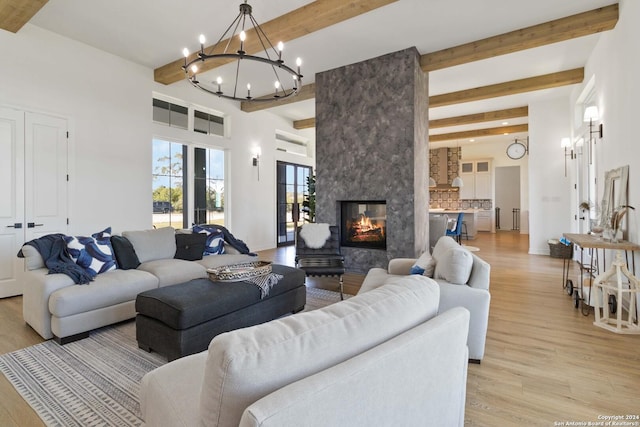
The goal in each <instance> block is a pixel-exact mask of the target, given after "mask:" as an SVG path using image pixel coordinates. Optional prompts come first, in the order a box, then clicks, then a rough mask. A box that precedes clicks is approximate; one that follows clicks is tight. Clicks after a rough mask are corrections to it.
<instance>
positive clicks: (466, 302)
mask: <svg viewBox="0 0 640 427" xmlns="http://www.w3.org/2000/svg"><path fill="white" fill-rule="evenodd" d="M427 255H428V254H427ZM431 256H432V257H433V259H434V261H435V273H434V274H435V281H436V282H437V283H438V285H439V286H440V311H441V312H444V311H446V310H449V309H451V308H453V307H458V306H461V307H465V308H466V309H467V310H469V312H470V313H471V320H470V325H469V341H468V346H469V359H470V360H471V361H472V362H476V363H480V361H481V360H482V358H483V357H484V347H485V341H486V337H487V327H488V325H489V305H490V302H491V294H490V293H489V283H490V275H491V266H490V265H489V264H488V263H487V262H485V261H484V260H482V259H481V258H479V257H478V256H476V255H475V254H473V253H471V252H469V251H468V250H467V249H465V248H464V246H461V245H459V244H458V243H456V241H455V240H453V239H452V238H451V237H448V236H443V237H440V238H439V239H438V241H437V243H436V245H435V246H434V248H433V252H432V253H431ZM463 260H468V264H467V267H470V269H469V271H468V272H467V271H460V270H462V269H464V268H465V266H464V264H465V263H464V262H461V261H463ZM416 261H417V260H416V259H414V258H395V259H392V260H391V261H390V262H389V267H388V270H387V269H384V268H372V269H371V270H369V272H368V273H367V275H366V277H365V279H364V281H363V283H362V287H361V288H360V292H367V291H369V290H371V289H375V288H377V287H379V286H382V285H384V284H385V283H387V282H388V281H389V280H394V279H395V278H397V277H402V276H405V275H408V274H410V271H411V268H412V266H414V265H415V264H416ZM447 278H449V279H450V280H448V279H447ZM454 278H455V279H454Z"/></svg>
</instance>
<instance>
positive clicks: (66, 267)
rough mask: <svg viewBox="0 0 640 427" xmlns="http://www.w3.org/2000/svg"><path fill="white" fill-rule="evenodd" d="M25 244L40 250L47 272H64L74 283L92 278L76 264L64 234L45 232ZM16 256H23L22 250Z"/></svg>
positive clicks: (82, 283)
mask: <svg viewBox="0 0 640 427" xmlns="http://www.w3.org/2000/svg"><path fill="white" fill-rule="evenodd" d="M25 245H30V246H33V247H34V248H36V249H37V250H38V252H40V255H42V259H43V260H44V264H45V265H46V266H47V268H48V269H49V274H56V273H61V274H66V275H67V276H69V277H71V279H73V282H74V283H77V284H79V285H84V284H87V283H89V282H91V281H92V280H93V277H91V275H90V274H89V273H87V271H86V270H85V269H84V268H82V267H80V266H79V265H78V264H76V263H75V262H74V261H73V259H71V256H69V252H68V251H67V244H66V243H65V241H64V234H47V235H46V236H42V237H40V238H38V239H34V240H31V241H29V242H27V243H25ZM18 257H20V258H24V254H23V253H22V250H20V252H18Z"/></svg>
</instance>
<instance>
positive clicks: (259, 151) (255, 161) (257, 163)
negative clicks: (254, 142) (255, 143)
mask: <svg viewBox="0 0 640 427" xmlns="http://www.w3.org/2000/svg"><path fill="white" fill-rule="evenodd" d="M261 154H262V149H261V148H260V147H256V148H254V149H253V161H252V164H253V166H255V167H257V168H258V181H260V155H261Z"/></svg>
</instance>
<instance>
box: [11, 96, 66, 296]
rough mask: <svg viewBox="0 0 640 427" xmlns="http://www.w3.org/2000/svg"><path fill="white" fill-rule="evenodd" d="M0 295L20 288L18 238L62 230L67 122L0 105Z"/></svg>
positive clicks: (21, 269)
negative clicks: (0, 106)
mask: <svg viewBox="0 0 640 427" xmlns="http://www.w3.org/2000/svg"><path fill="white" fill-rule="evenodd" d="M0 191H1V193H0V194H1V197H0V298H4V297H9V296H13V295H19V294H21V293H22V282H23V274H24V260H23V259H21V258H18V257H17V256H16V255H17V253H18V251H19V250H20V248H21V247H22V245H23V244H24V242H26V241H29V240H31V239H35V238H37V237H40V236H43V235H45V234H49V233H55V232H61V233H64V232H66V230H67V225H66V224H67V122H66V120H64V119H60V118H57V117H51V116H47V115H43V114H36V113H29V112H26V113H25V112H24V111H20V110H13V109H9V108H0Z"/></svg>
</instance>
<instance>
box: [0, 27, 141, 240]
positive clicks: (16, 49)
mask: <svg viewBox="0 0 640 427" xmlns="http://www.w3.org/2000/svg"><path fill="white" fill-rule="evenodd" d="M0 57H1V58H2V64H3V65H2V67H0V103H1V104H4V105H7V106H13V107H18V108H22V109H25V110H32V111H39V112H45V113H52V114H55V115H62V116H65V117H66V118H67V119H69V122H70V153H71V157H70V160H71V161H70V165H69V169H70V172H71V173H70V190H71V194H70V198H69V200H70V212H69V213H70V228H69V230H70V232H73V233H89V232H96V231H98V230H100V229H102V228H104V227H105V226H107V225H111V226H113V227H114V229H119V230H122V229H124V228H129V229H130V228H143V227H149V226H150V215H149V208H148V207H149V206H151V191H150V188H151V181H150V173H149V171H150V170H151V145H150V144H149V135H150V134H151V108H150V100H149V99H150V98H149V93H150V92H151V80H152V71H151V70H149V69H146V68H144V67H140V66H138V65H135V64H133V63H130V62H127V61H124V60H122V59H120V58H118V57H115V56H113V55H110V54H106V53H104V52H101V51H99V50H96V49H93V48H91V47H89V46H87V45H85V44H82V43H78V42H74V41H71V40H69V39H66V38H64V37H61V36H58V35H56V34H54V33H51V32H48V31H45V30H42V29H40V28H38V27H35V26H33V25H29V24H28V25H26V26H25V27H23V28H22V29H21V30H20V31H19V33H18V34H12V33H9V32H6V31H0ZM143 188H145V189H147V191H142V189H143Z"/></svg>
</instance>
